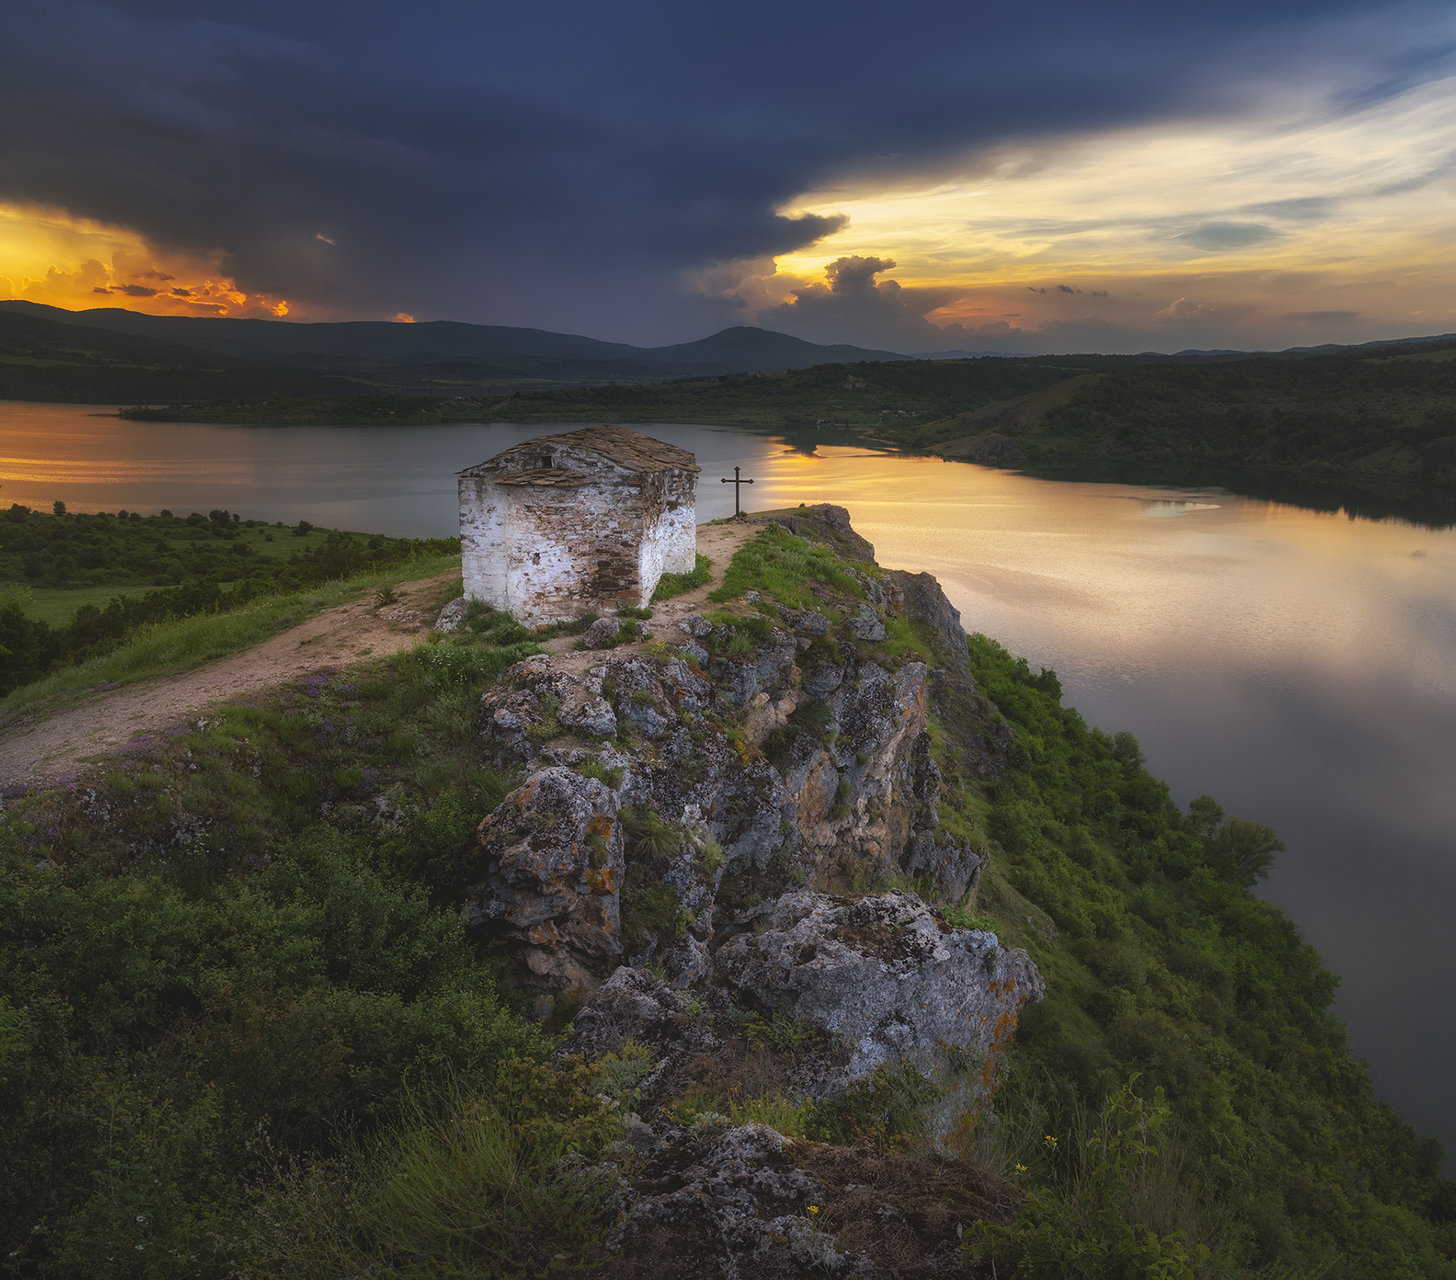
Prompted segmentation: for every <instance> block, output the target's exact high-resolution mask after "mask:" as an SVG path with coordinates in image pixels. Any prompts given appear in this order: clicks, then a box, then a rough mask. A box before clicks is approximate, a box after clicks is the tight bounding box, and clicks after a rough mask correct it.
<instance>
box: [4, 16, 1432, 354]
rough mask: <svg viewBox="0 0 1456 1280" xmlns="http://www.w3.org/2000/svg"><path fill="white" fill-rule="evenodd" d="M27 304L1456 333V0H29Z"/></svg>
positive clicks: (14, 145) (570, 320)
mask: <svg viewBox="0 0 1456 1280" xmlns="http://www.w3.org/2000/svg"><path fill="white" fill-rule="evenodd" d="M0 119H3V120H4V121H5V124H6V127H5V128H4V129H3V130H0V297H23V298H30V299H33V300H35V301H38V302H47V303H51V304H54V305H56V306H61V307H67V308H70V309H73V310H75V309H82V308H86V307H92V306H121V307H127V308H130V309H132V310H144V311H153V312H164V313H176V314H186V315H202V314H218V315H231V316H244V315H246V316H268V317H274V316H286V317H288V318H289V319H294V320H336V319H394V318H400V319H405V318H415V319H419V320H468V321H474V322H478V323H489V324H507V325H530V326H536V327H540V328H546V329H554V330H559V331H563V332H571V333H582V334H588V335H591V336H593V337H598V338H606V339H612V340H617V341H625V342H634V343H642V344H660V343H669V342H680V341H688V340H692V339H695V338H699V337H703V336H705V335H707V334H709V333H711V332H713V331H715V330H717V329H719V328H722V327H724V326H726V325H730V324H757V325H762V326H763V327H765V328H771V329H777V330H781V331H784V332H787V333H792V334H796V335H798V336H800V337H804V338H808V339H811V340H814V341H820V342H827V341H839V342H855V343H859V344H861V345H866V346H876V347H888V348H890V349H893V350H897V351H907V352H908V351H935V350H947V349H964V350H970V351H1007V352H1012V351H1027V352H1042V351H1089V350H1090V351H1141V350H1149V349H1155V350H1164V351H1177V350H1183V349H1186V348H1210V347H1238V348H1245V349H1260V348H1264V349H1267V348H1282V347H1287V346H1304V345H1313V344H1317V343H1324V342H1358V341H1364V340H1368V339H1374V338H1394V337H1401V336H1412V335H1420V334H1434V333H1444V332H1450V331H1453V330H1456V6H1453V5H1452V4H1451V3H1449V0H1441V2H1440V3H1412V4H1384V5H1382V4H1374V5H1372V4H1369V3H1363V4H1354V3H1341V2H1336V0H1259V2H1257V3H1254V2H1251V0H1228V2H1227V3H1222V4H1220V5H1218V6H1206V7H1205V6H1199V7H1197V8H1196V9H1195V10H1194V11H1193V12H1191V13H1185V12H1183V11H1182V7H1181V6H1173V5H1169V4H1166V3H1158V4H1153V3H1120V2H1117V0H1114V2H1112V3H1107V4H1103V5H1100V6H1099V5H1089V4H1085V3H1077V4H1071V3H1067V2H1066V0H1052V2H1051V3H1047V4H1043V5H1040V6H1018V7H1016V8H1015V10H1014V11H1013V9H1012V7H1011V6H994V7H993V6H989V5H985V4H978V3H975V2H974V0H954V2H953V3H951V2H948V3H941V2H939V0H908V2H907V3H902V4H899V5H897V6H894V7H893V8H892V7H891V6H888V5H868V4H863V3H855V2H854V0H836V2H835V3H832V4H831V3H827V2H824V0H778V3H772V4H770V3H762V2H761V0H744V2H741V3H738V4H734V5H712V6H709V5H700V4H693V3H691V2H690V0H660V2H650V0H616V2H615V3H612V4H603V3H600V2H599V0H598V2H596V3H586V2H585V0H540V2H539V3H537V4H535V5H533V6H531V7H530V9H529V11H528V9H527V7H526V6H524V5H504V4H481V3H479V2H478V0H416V2H415V3H412V4H409V5H399V4H393V3H388V4H386V3H375V2H374V0H350V3H348V4H344V3H340V2H339V0H308V2H307V3H302V4H300V3H297V0H246V3H244V2H242V0H211V2H209V0H128V2H125V3H113V4H107V3H88V4H81V3H72V2H71V0H6V2H5V4H4V5H3V6H0Z"/></svg>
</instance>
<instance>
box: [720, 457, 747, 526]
mask: <svg viewBox="0 0 1456 1280" xmlns="http://www.w3.org/2000/svg"><path fill="white" fill-rule="evenodd" d="M719 483H720V484H731V485H732V486H733V516H734V518H735V519H737V517H738V516H740V515H742V514H743V513H742V512H741V511H739V509H738V495H739V493H740V492H742V491H741V490H740V488H739V486H740V485H745V484H752V483H753V481H752V480H740V479H739V478H738V468H737V467H734V468H733V479H731V480H730V479H728V477H727V476H724V477H723V478H722V480H720V481H719Z"/></svg>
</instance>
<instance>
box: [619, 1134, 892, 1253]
mask: <svg viewBox="0 0 1456 1280" xmlns="http://www.w3.org/2000/svg"><path fill="white" fill-rule="evenodd" d="M649 1140H650V1142H651V1144H652V1145H651V1146H650V1147H648V1149H647V1150H646V1151H645V1152H644V1153H643V1154H641V1155H640V1156H639V1159H638V1165H637V1168H636V1170H635V1176H634V1180H633V1181H634V1188H633V1189H634V1191H635V1192H636V1199H635V1201H634V1203H633V1207H632V1213H631V1216H630V1217H628V1219H627V1222H626V1224H625V1226H624V1227H623V1229H622V1231H621V1233H620V1236H619V1238H617V1239H614V1240H613V1241H612V1242H611V1244H612V1251H613V1252H620V1253H624V1254H626V1253H635V1254H638V1255H639V1256H642V1257H643V1258H644V1259H645V1258H646V1257H649V1256H661V1255H662V1254H663V1252H664V1251H666V1252H667V1253H669V1254H674V1253H676V1254H679V1255H682V1254H686V1255H688V1256H691V1257H694V1258H696V1259H697V1260H698V1265H699V1266H701V1263H702V1261H704V1260H707V1259H712V1260H713V1262H714V1263H716V1266H715V1268H714V1271H713V1272H711V1273H709V1274H717V1275H720V1276H722V1277H724V1280H740V1278H741V1280H753V1278H754V1277H758V1276H764V1275H772V1276H800V1275H804V1276H831V1277H851V1276H853V1277H864V1278H865V1280H868V1278H869V1277H872V1276H874V1275H876V1274H877V1269H876V1268H875V1266H874V1264H873V1263H872V1262H871V1261H870V1259H868V1258H866V1257H863V1256H859V1255H846V1254H843V1253H840V1252H839V1251H838V1250H837V1249H836V1248H835V1247H834V1238H833V1237H832V1236H831V1235H829V1234H828V1233H826V1232H822V1231H819V1230H816V1229H815V1225H814V1222H813V1216H814V1214H816V1213H818V1211H819V1202H822V1201H823V1200H824V1198H825V1196H824V1187H823V1185H822V1184H821V1183H820V1182H819V1181H818V1180H816V1179H815V1178H814V1177H812V1176H811V1175H810V1174H808V1173H807V1172H805V1171H804V1170H803V1169H800V1168H798V1167H797V1166H795V1165H794V1164H793V1163H792V1162H791V1160H790V1158H789V1149H790V1148H792V1146H793V1143H792V1142H790V1140H789V1139H787V1138H785V1137H784V1136H783V1134H781V1133H778V1132H777V1131H775V1130H774V1129H771V1128H769V1127H768V1126H767V1125H762V1124H748V1125H740V1126H737V1127H734V1128H728V1129H723V1128H718V1127H714V1126H711V1125H706V1126H703V1127H700V1128H698V1129H680V1128H675V1129H673V1130H670V1131H668V1132H666V1133H664V1134H663V1135H661V1136H660V1137H658V1136H657V1135H651V1136H650V1139H649ZM643 1145H644V1146H646V1145H647V1144H646V1143H644V1144H643ZM811 1207H812V1210H813V1212H812V1213H811V1211H810V1210H811ZM669 1241H670V1242H671V1243H670V1244H669ZM678 1274H682V1273H681V1272H679V1273H678ZM695 1274H704V1273H703V1272H701V1271H698V1272H695Z"/></svg>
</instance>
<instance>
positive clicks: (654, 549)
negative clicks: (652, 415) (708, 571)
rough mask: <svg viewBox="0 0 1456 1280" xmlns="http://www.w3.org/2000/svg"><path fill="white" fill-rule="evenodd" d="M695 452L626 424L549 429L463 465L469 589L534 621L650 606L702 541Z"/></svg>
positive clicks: (464, 562)
mask: <svg viewBox="0 0 1456 1280" xmlns="http://www.w3.org/2000/svg"><path fill="white" fill-rule="evenodd" d="M699 469H700V468H699V467H698V464H697V462H696V460H695V459H694V458H693V455H692V454H691V453H689V452H688V451H687V450H686V449H679V448H678V447H677V446H676V445H671V444H666V443H664V442H663V441H661V440H654V439H652V437H651V436H644V435H642V434H641V433H640V432H637V431H629V430H628V429H627V428H625V427H614V426H603V427H583V428H582V429H581V430H580V431H568V432H565V433H564V434H562V435H555V436H538V437H537V438H536V439H534V440H527V441H524V442H523V443H521V444H518V445H514V446H513V447H511V448H509V449H506V450H504V451H503V452H501V453H498V454H496V455H495V457H493V458H488V459H487V460H486V461H484V462H482V463H479V464H478V465H477V466H473V467H467V468H466V469H465V470H464V471H462V472H460V552H461V567H462V571H463V574H464V579H465V596H466V598H467V599H471V600H484V601H485V602H486V603H487V604H490V605H493V606H494V607H495V608H497V609H504V610H505V611H506V612H508V613H510V614H511V615H513V616H514V617H515V618H516V619H517V620H518V621H520V622H523V623H526V624H527V625H537V624H540V623H548V622H563V621H567V620H569V619H572V618H577V617H580V616H581V615H582V614H583V613H587V612H590V611H592V610H603V609H606V610H610V609H620V608H622V607H624V606H627V605H636V606H639V607H640V606H643V605H646V604H647V602H648V601H649V600H650V599H651V598H652V592H653V589H654V588H655V587H656V586H657V580H658V579H659V578H660V577H661V576H662V575H663V574H664V573H689V572H691V571H692V568H693V565H694V562H695V558H696V552H697V517H696V510H695V506H694V503H695V487H696V482H697V475H698V471H699Z"/></svg>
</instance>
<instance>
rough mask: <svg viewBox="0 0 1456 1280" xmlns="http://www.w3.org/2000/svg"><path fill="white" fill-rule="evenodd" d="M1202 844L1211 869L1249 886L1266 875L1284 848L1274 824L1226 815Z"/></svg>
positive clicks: (1226, 877) (1225, 877) (1224, 876)
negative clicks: (1275, 856)
mask: <svg viewBox="0 0 1456 1280" xmlns="http://www.w3.org/2000/svg"><path fill="white" fill-rule="evenodd" d="M1203 847H1204V849H1205V851H1206V852H1207V854H1208V862H1209V865H1210V866H1211V867H1212V868H1213V869H1214V871H1216V872H1217V873H1218V874H1219V875H1220V876H1222V877H1223V878H1224V879H1225V880H1232V881H1233V882H1234V883H1235V884H1241V885H1243V886H1244V888H1246V889H1248V888H1251V887H1252V886H1253V885H1254V883H1255V882H1256V881H1258V880H1262V879H1263V878H1264V877H1265V876H1267V875H1268V874H1269V870H1270V868H1271V867H1273V865H1274V855H1275V854H1276V853H1278V852H1280V851H1281V850H1282V849H1283V848H1284V841H1283V840H1281V839H1280V838H1279V834H1278V832H1276V831H1275V830H1274V828H1273V827H1270V826H1266V825H1265V824H1264V823H1262V822H1250V821H1249V820H1248V819H1247V818H1225V819H1224V820H1223V822H1222V823H1221V824H1220V825H1219V827H1218V829H1217V830H1216V831H1214V833H1213V835H1212V836H1211V837H1209V838H1208V839H1207V840H1205V841H1204V846H1203Z"/></svg>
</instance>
